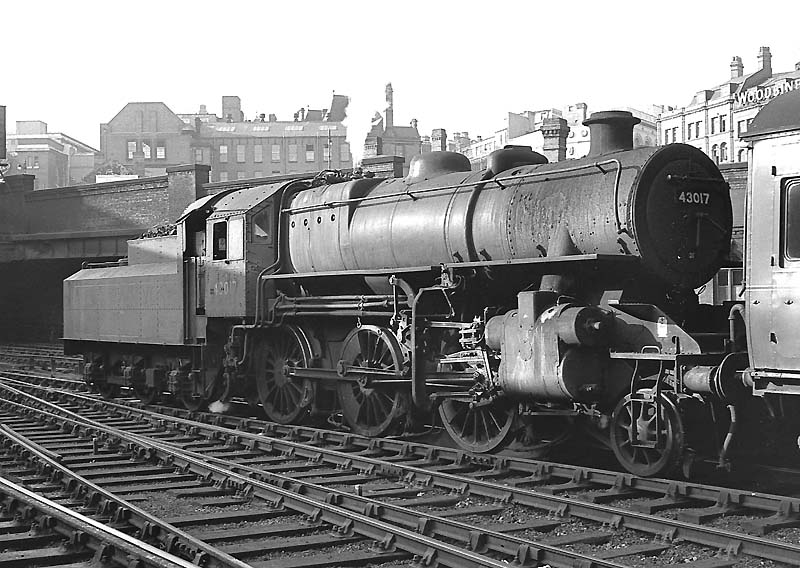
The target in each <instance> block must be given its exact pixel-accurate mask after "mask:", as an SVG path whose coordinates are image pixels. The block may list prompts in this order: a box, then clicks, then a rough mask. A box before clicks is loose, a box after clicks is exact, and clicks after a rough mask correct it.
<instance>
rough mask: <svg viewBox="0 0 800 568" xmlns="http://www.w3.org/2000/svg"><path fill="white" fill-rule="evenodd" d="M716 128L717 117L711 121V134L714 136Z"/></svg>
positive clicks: (717, 125)
mask: <svg viewBox="0 0 800 568" xmlns="http://www.w3.org/2000/svg"><path fill="white" fill-rule="evenodd" d="M718 127H719V117H718V116H715V117H713V118H712V119H711V134H716V133H717V128H718Z"/></svg>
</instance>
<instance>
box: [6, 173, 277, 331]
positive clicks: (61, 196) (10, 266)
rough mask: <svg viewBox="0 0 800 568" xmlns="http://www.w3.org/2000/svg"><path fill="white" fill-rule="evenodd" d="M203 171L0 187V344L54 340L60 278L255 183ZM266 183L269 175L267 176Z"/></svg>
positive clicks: (15, 182) (27, 181)
mask: <svg viewBox="0 0 800 568" xmlns="http://www.w3.org/2000/svg"><path fill="white" fill-rule="evenodd" d="M209 170H210V168H209V166H206V165H201V164H194V165H187V166H178V167H174V168H168V169H167V173H166V175H164V176H158V177H151V178H143V179H135V180H124V181H118V182H111V183H102V184H95V185H81V186H73V187H63V188H53V189H45V190H38V191H34V190H33V178H34V176H32V175H19V176H8V177H6V183H3V184H0V275H2V276H1V277H0V339H14V340H17V339H21V338H22V339H36V340H57V339H58V338H59V337H60V334H61V329H62V313H61V312H62V305H63V297H62V280H63V279H64V278H66V277H67V276H69V275H70V274H73V273H74V272H76V271H77V270H78V269H79V268H80V266H81V263H83V262H85V261H109V260H117V259H119V258H121V257H123V256H126V254H127V244H126V241H127V240H128V239H132V238H136V237H138V236H139V235H141V234H142V233H143V232H144V231H147V230H148V229H151V228H153V227H157V226H160V225H165V224H169V223H172V222H173V221H174V220H175V219H177V218H178V217H179V216H180V214H181V212H182V211H183V210H184V209H185V208H186V206H187V205H188V204H190V203H192V202H193V201H195V200H196V199H198V198H200V197H203V196H205V195H209V194H212V193H216V192H218V191H221V190H223V189H226V188H229V187H233V186H236V187H240V186H241V187H246V186H248V185H257V184H260V183H264V181H265V180H264V179H260V180H256V179H253V180H240V181H236V182H221V183H209ZM273 179H274V178H273Z"/></svg>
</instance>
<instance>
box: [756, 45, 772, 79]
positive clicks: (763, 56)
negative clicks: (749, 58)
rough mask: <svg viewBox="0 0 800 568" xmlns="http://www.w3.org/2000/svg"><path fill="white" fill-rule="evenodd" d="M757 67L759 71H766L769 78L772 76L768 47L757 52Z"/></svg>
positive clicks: (770, 56) (770, 55)
mask: <svg viewBox="0 0 800 568" xmlns="http://www.w3.org/2000/svg"><path fill="white" fill-rule="evenodd" d="M758 66H759V67H760V68H761V69H767V73H768V74H769V76H770V77H771V76H772V54H771V53H770V52H769V48H768V47H762V48H761V49H760V50H759V51H758Z"/></svg>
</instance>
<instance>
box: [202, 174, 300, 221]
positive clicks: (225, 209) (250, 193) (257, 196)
mask: <svg viewBox="0 0 800 568" xmlns="http://www.w3.org/2000/svg"><path fill="white" fill-rule="evenodd" d="M286 183H287V182H285V181H284V182H280V183H271V184H268V185H257V186H255V187H246V188H243V189H239V190H237V191H232V192H231V193H228V194H227V195H225V196H224V197H222V198H221V199H220V200H219V201H217V202H216V203H215V204H214V205H213V212H212V213H211V215H209V217H208V218H209V219H219V218H220V217H229V216H231V215H235V214H237V213H245V212H247V211H250V210H251V209H253V208H254V207H257V206H258V205H259V204H260V203H262V202H263V201H264V200H266V199H269V198H270V197H272V196H273V195H275V193H277V192H278V190H280V189H281V188H282V187H283V186H284V185H286Z"/></svg>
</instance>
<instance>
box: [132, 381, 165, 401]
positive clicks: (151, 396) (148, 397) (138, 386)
mask: <svg viewBox="0 0 800 568" xmlns="http://www.w3.org/2000/svg"><path fill="white" fill-rule="evenodd" d="M131 387H132V388H133V393H134V394H135V395H136V398H138V399H139V400H140V401H142V403H144V404H153V403H154V402H155V401H156V399H157V398H158V395H159V392H158V390H156V389H155V388H153V387H148V386H147V385H145V384H144V383H141V382H138V381H137V382H134V383H133V384H132V385H131Z"/></svg>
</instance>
